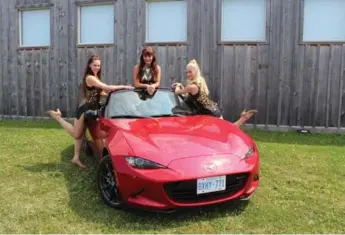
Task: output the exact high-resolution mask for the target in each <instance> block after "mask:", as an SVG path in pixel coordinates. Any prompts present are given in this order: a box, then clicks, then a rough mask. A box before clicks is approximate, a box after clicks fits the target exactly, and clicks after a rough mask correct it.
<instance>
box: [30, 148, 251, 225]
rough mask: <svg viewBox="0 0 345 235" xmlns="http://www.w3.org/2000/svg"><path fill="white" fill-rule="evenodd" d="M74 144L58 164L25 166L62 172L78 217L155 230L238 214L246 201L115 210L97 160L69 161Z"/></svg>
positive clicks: (70, 201) (56, 172)
mask: <svg viewBox="0 0 345 235" xmlns="http://www.w3.org/2000/svg"><path fill="white" fill-rule="evenodd" d="M71 156H73V145H71V146H70V147H68V148H66V149H64V150H63V151H62V152H61V162H60V163H59V164H54V163H48V164H35V165H33V166H29V167H25V169H26V170H28V171H31V172H38V173H39V172H44V171H45V172H47V171H48V172H51V173H52V175H55V174H63V175H64V178H65V181H66V186H67V189H68V194H69V206H70V207H71V209H72V210H73V211H74V212H76V213H77V214H78V215H79V216H80V217H81V218H83V219H86V220H88V221H89V222H91V223H102V224H104V225H107V227H109V228H111V227H114V228H116V229H121V230H124V229H128V230H129V231H134V230H158V229H165V228H167V226H168V227H176V226H179V225H183V224H185V223H186V222H188V221H203V220H205V221H206V220H207V221H210V220H213V219H217V218H219V217H224V216H237V215H240V214H241V213H242V212H243V211H244V210H245V208H246V206H247V204H248V203H247V202H232V203H226V204H221V205H216V206H208V207H203V208H196V209H188V210H178V211H176V212H173V213H169V214H167V213H158V212H149V211H143V210H140V209H126V210H115V209H112V208H109V207H108V206H106V205H105V204H104V203H103V201H102V200H101V198H100V197H99V193H98V190H97V186H96V180H95V179H96V173H95V172H96V161H95V160H93V159H91V158H88V157H84V156H83V157H82V161H83V162H84V163H85V164H86V165H87V166H88V168H87V169H78V168H77V167H75V166H73V165H72V164H71Z"/></svg>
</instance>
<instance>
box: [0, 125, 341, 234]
mask: <svg viewBox="0 0 345 235" xmlns="http://www.w3.org/2000/svg"><path fill="white" fill-rule="evenodd" d="M247 132H248V133H249V134H250V135H251V136H253V138H254V139H255V140H256V142H257V144H258V147H259V150H260V152H261V178H260V179H261V185H260V187H259V189H258V191H257V193H256V194H255V196H254V197H253V198H252V199H251V201H250V202H249V203H248V204H239V205H238V204H233V203H229V204H226V205H222V206H215V207H210V208H204V209H199V210H188V211H181V212H177V213H175V214H156V213H148V212H142V211H137V210H129V211H118V210H113V209H110V208H108V207H106V206H105V205H104V204H103V202H102V201H101V200H100V198H99V197H98V192H97V190H96V185H95V180H94V179H95V177H94V176H95V164H94V161H93V160H91V159H90V158H87V157H85V156H83V158H82V159H83V161H84V162H86V164H87V165H88V168H87V169H86V170H80V169H77V168H76V167H74V166H73V165H72V164H71V163H70V160H71V157H72V156H73V145H72V139H71V138H70V137H69V136H67V134H66V133H65V132H64V131H63V130H62V129H61V128H60V127H59V126H57V125H56V124H55V123H54V122H50V121H44V122H42V121H41V122H24V121H1V122H0V139H1V142H0V150H1V152H0V165H1V168H0V175H1V177H0V189H1V194H0V218H1V219H0V233H345V213H344V212H345V148H344V146H345V138H344V136H342V135H330V134H299V133H295V132H294V133H272V132H264V131H247Z"/></svg>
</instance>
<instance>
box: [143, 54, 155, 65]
mask: <svg viewBox="0 0 345 235" xmlns="http://www.w3.org/2000/svg"><path fill="white" fill-rule="evenodd" d="M143 57H144V62H145V65H147V66H150V65H151V63H152V61H153V55H152V54H151V53H145V54H144V55H143Z"/></svg>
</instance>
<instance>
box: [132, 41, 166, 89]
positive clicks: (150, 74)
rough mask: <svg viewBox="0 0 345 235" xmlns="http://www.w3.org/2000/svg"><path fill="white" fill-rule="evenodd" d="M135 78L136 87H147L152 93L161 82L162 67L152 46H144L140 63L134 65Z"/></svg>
mask: <svg viewBox="0 0 345 235" xmlns="http://www.w3.org/2000/svg"><path fill="white" fill-rule="evenodd" d="M133 79H134V86H135V88H146V90H147V92H148V93H149V94H150V95H152V94H153V93H154V91H155V90H156V88H158V87H159V85H160V82H161V67H160V66H159V65H158V64H157V58H156V55H155V51H154V49H153V48H152V47H144V49H143V50H142V52H141V55H140V63H139V64H137V65H135V66H134V69H133Z"/></svg>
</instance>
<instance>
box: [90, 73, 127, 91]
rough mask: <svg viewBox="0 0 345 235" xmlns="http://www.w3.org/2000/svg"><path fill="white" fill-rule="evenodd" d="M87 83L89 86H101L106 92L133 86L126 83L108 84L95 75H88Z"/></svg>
mask: <svg viewBox="0 0 345 235" xmlns="http://www.w3.org/2000/svg"><path fill="white" fill-rule="evenodd" d="M86 84H87V85H88V86H94V87H97V88H100V89H102V90H103V91H106V92H110V91H115V90H120V89H130V88H131V86H125V85H117V86H116V85H107V84H105V83H103V82H101V81H100V80H99V79H97V78H96V77H95V76H87V77H86Z"/></svg>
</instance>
